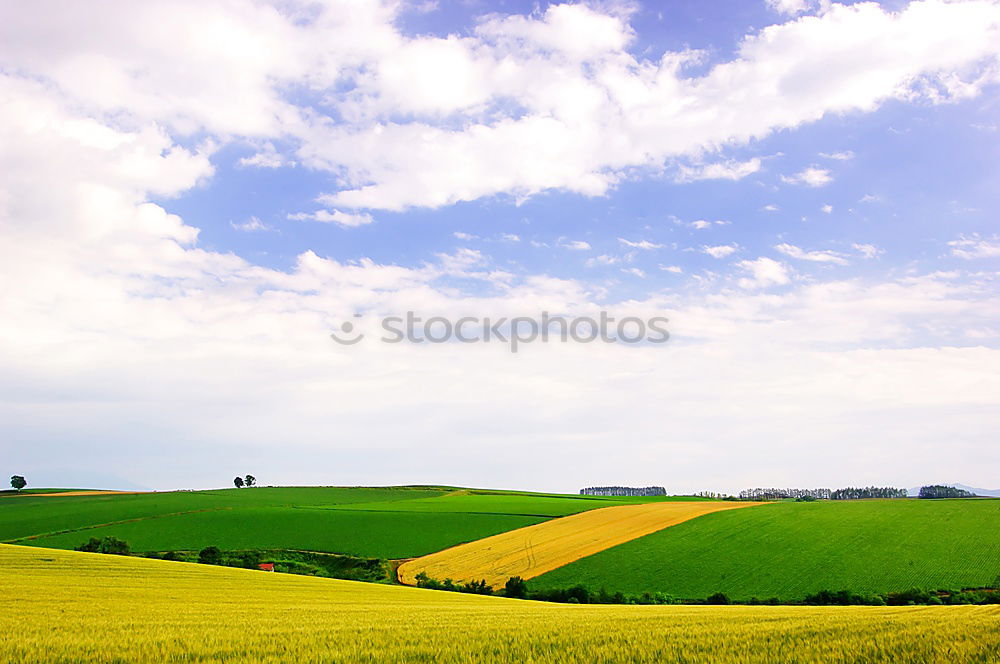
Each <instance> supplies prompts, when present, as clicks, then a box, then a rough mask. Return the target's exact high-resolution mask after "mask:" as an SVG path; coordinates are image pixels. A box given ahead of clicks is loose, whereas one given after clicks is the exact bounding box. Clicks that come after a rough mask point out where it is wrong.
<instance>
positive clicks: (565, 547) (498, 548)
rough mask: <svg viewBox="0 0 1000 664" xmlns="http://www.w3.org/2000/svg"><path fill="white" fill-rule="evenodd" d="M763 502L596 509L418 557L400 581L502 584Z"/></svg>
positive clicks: (402, 572)
mask: <svg viewBox="0 0 1000 664" xmlns="http://www.w3.org/2000/svg"><path fill="white" fill-rule="evenodd" d="M758 505H761V503H736V502H733V503H729V502H685V501H678V502H662V503H647V504H641V505H621V506H617V507H605V508H602V509H596V510H590V511H589V512H582V513H580V514H573V515H571V516H565V517H562V518H559V519H552V520H551V521H546V522H544V523H539V524H537V525H534V526H528V527H526V528H519V529H517V530H511V531H509V532H506V533H500V534H499V535H494V536H492V537H487V538H484V539H481V540H477V541H475V542H469V543H467V544H460V545H458V546H455V547H452V548H450V549H445V550H444V551H438V552H437V553H432V554H430V555H427V556H422V557H420V558H416V559H414V560H411V561H409V562H406V563H404V564H403V565H401V566H400V567H399V580H400V581H401V582H403V583H406V584H410V585H415V584H416V577H417V575H418V574H420V573H421V572H424V573H426V574H427V576H429V577H430V578H432V579H437V580H439V581H441V580H444V579H452V580H454V581H462V582H466V581H478V580H480V579H484V580H485V581H486V583H488V584H489V585H490V586H492V587H494V588H496V587H499V586H502V585H503V584H504V583H506V582H507V579H509V578H510V577H512V576H519V577H521V578H522V579H531V578H533V577H536V576H540V575H542V574H544V573H546V572H550V571H552V570H554V569H556V568H557V567H562V566H563V565H568V564H569V563H571V562H573V561H575V560H579V559H581V558H584V557H586V556H590V555H593V554H595V553H598V552H599V551H604V550H605V549H610V548H611V547H613V546H617V545H618V544H621V543H623V542H628V541H629V540H633V539H636V538H639V537H642V536H643V535H649V534H650V533H655V532H656V531H658V530H663V529H664V528H667V527H669V526H674V525H676V524H678V523H682V522H684V521H688V520H690V519H694V518H695V517H699V516H702V515H705V514H710V513H712V512H720V511H723V510H731V509H737V508H741V507H753V506H758Z"/></svg>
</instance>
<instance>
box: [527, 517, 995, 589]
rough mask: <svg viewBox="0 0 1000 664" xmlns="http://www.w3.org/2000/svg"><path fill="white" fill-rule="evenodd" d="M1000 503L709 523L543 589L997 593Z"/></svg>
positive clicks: (604, 559)
mask: <svg viewBox="0 0 1000 664" xmlns="http://www.w3.org/2000/svg"><path fill="white" fill-rule="evenodd" d="M998 525H1000V500H938V501H932V500H866V501H843V502H830V503H827V502H823V503H780V504H771V505H766V506H763V507H760V508H758V509H750V510H737V511H734V512H722V513H718V514H709V515H706V516H704V517H702V518H699V519H697V520H694V521H689V522H687V523H682V524H680V525H677V526H674V527H672V528H668V529H666V530H662V531H660V532H657V533H653V534H651V535H647V536H646V537H642V538H640V539H636V540H633V541H631V542H626V543H624V544H621V545H619V546H616V547H614V548H612V549H608V550H606V551H602V552H600V553H597V554H595V555H593V556H590V557H588V558H584V559H582V560H579V561H577V562H574V563H571V564H569V565H566V566H565V567H561V568H559V569H556V570H554V571H552V572H550V573H548V574H545V575H542V576H540V577H538V578H536V579H534V580H533V582H532V587H535V588H563V587H568V586H572V585H575V584H583V585H585V586H587V587H589V588H592V589H597V588H601V587H604V588H607V589H608V590H609V591H621V592H626V593H639V592H646V591H650V592H653V591H659V592H663V593H668V594H671V595H673V596H675V597H680V598H699V597H706V596H708V595H709V594H712V593H715V592H724V593H726V594H728V595H729V596H730V597H733V598H737V599H749V598H750V597H754V596H756V597H759V598H761V599H764V598H769V597H778V598H780V599H782V600H797V599H801V598H802V597H803V596H805V595H806V594H808V593H812V592H816V591H819V590H823V589H827V590H838V589H850V590H852V591H856V592H886V591H898V590H905V589H908V588H911V587H922V588H929V589H934V588H962V587H976V586H984V585H991V584H994V583H995V582H996V579H997V577H998V575H1000V528H998V527H997V526H998Z"/></svg>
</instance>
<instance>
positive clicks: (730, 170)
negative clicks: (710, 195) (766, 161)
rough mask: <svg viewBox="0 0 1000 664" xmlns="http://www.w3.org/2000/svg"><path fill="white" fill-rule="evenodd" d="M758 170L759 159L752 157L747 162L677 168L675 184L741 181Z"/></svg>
mask: <svg viewBox="0 0 1000 664" xmlns="http://www.w3.org/2000/svg"><path fill="white" fill-rule="evenodd" d="M759 170H760V159H759V158H757V157H754V158H753V159H750V160H748V161H734V160H729V161H724V162H717V163H713V164H698V165H695V166H683V165H681V166H679V167H678V173H677V177H676V178H675V180H676V181H677V182H694V181H696V180H742V179H743V178H745V177H746V176H748V175H752V174H753V173H756V172H757V171H759Z"/></svg>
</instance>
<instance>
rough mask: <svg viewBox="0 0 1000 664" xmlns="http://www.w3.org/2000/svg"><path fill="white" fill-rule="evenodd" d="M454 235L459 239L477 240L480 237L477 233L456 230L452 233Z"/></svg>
mask: <svg viewBox="0 0 1000 664" xmlns="http://www.w3.org/2000/svg"><path fill="white" fill-rule="evenodd" d="M452 235H454V236H455V237H456V238H458V239H459V240H475V239H477V238H478V236H476V235H472V234H470V233H463V232H462V231H455V232H454V233H452Z"/></svg>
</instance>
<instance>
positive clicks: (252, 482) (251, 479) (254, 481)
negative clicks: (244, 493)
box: [243, 475, 257, 487]
mask: <svg viewBox="0 0 1000 664" xmlns="http://www.w3.org/2000/svg"><path fill="white" fill-rule="evenodd" d="M243 481H244V482H245V483H246V485H247V486H248V487H249V486H253V485H255V484H257V478H256V477H254V476H253V475H247V476H246V479H244V480H243Z"/></svg>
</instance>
